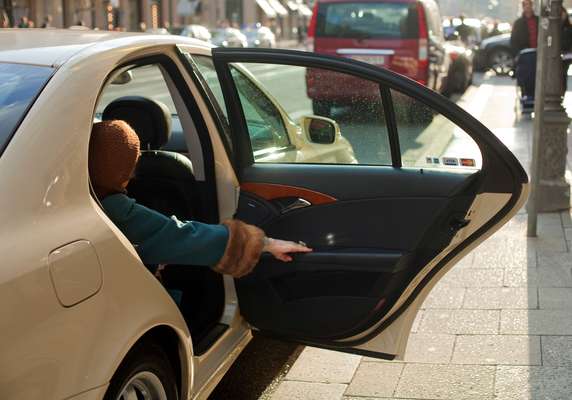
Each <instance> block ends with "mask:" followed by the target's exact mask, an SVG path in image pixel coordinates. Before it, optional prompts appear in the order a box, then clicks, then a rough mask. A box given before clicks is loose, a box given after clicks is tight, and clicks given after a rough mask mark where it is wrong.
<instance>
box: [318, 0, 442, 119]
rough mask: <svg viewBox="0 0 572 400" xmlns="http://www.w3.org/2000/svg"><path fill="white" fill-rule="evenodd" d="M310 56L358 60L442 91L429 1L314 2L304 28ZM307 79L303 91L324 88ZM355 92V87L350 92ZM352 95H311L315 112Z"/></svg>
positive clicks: (437, 32)
mask: <svg viewBox="0 0 572 400" xmlns="http://www.w3.org/2000/svg"><path fill="white" fill-rule="evenodd" d="M308 37H309V38H310V43H311V44H313V51H314V52H315V53H318V54H327V55H336V56H341V57H345V58H350V59H354V60H358V61H363V62H366V63H369V64H372V65H375V66H378V67H383V68H387V69H390V70H392V71H395V72H397V73H400V74H402V75H405V76H407V77H409V78H411V79H413V80H415V81H417V82H419V83H421V84H422V85H424V86H427V87H428V88H431V89H433V90H435V91H438V92H442V91H443V90H445V80H446V78H447V74H448V72H449V64H450V62H451V60H450V58H449V57H447V56H446V53H445V38H444V36H443V31H442V28H441V17H440V13H439V7H438V5H437V3H436V2H435V1H434V0H404V1H399V2H395V1H385V0H364V1H343V2H341V1H338V0H320V1H317V2H316V4H315V6H314V13H313V15H312V19H311V21H310V25H309V28H308ZM327 82H328V80H327V79H326V80H317V79H312V77H311V76H310V77H309V80H308V89H309V92H312V86H313V85H317V86H316V87H317V88H318V90H317V92H318V93H324V91H323V90H320V89H319V88H320V85H322V84H328V83H327ZM356 90H358V88H357V87H356ZM352 96H354V93H353V91H352V90H349V91H335V93H332V95H331V96H328V97H318V95H312V99H313V101H314V104H315V107H316V108H315V111H316V113H318V111H319V112H320V113H323V112H327V111H328V110H329V109H330V108H331V107H332V106H333V105H334V104H336V103H338V104H339V103H344V102H347V101H351V98H352Z"/></svg>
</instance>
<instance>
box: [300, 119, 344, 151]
mask: <svg viewBox="0 0 572 400" xmlns="http://www.w3.org/2000/svg"><path fill="white" fill-rule="evenodd" d="M300 123H301V125H302V129H303V130H304V133H305V134H306V135H307V137H308V139H309V140H310V141H311V142H312V143H317V144H332V143H334V142H335V141H336V136H337V135H338V134H339V132H340V127H339V125H338V124H337V122H336V121H334V120H332V119H330V118H326V117H318V116H316V115H309V116H306V117H302V119H301V120H300Z"/></svg>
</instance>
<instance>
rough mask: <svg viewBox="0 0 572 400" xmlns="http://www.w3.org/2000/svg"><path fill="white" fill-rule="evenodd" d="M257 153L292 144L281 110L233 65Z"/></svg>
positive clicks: (253, 147)
mask: <svg viewBox="0 0 572 400" xmlns="http://www.w3.org/2000/svg"><path fill="white" fill-rule="evenodd" d="M231 73H232V78H233V80H234V82H235V85H236V88H237V90H238V95H239V97H240V102H241V104H242V109H243V112H244V118H245V119H246V125H247V126H248V133H249V135H250V141H251V144H252V151H253V152H254V154H255V155H257V154H259V153H260V152H261V151H268V150H275V149H280V148H282V147H287V146H288V145H290V139H289V138H288V131H287V130H286V126H285V125H284V121H283V119H282V115H281V113H280V110H279V109H278V108H277V107H276V106H275V105H274V104H273V103H272V101H270V99H269V98H268V97H267V96H266V95H265V94H264V92H263V91H262V89H261V88H260V87H259V86H257V85H256V84H255V83H254V80H253V79H252V78H249V77H248V76H247V75H245V74H247V73H248V72H247V71H246V70H245V69H241V68H239V66H233V67H232V68H231Z"/></svg>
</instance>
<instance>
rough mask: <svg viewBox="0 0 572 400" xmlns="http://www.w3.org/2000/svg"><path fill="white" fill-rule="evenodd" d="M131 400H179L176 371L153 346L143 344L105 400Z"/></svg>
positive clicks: (124, 364) (113, 382) (120, 371)
mask: <svg viewBox="0 0 572 400" xmlns="http://www.w3.org/2000/svg"><path fill="white" fill-rule="evenodd" d="M129 399H144V400H176V399H178V390H177V384H176V381H175V373H174V371H173V367H172V366H171V363H170V362H169V359H168V357H167V355H166V354H165V352H164V351H163V349H161V347H159V346H158V345H156V344H155V343H153V342H143V343H140V344H138V345H137V346H136V347H134V348H133V349H132V350H131V351H130V352H129V354H128V355H127V357H126V358H125V360H123V362H122V363H121V365H120V366H119V369H118V370H117V372H116V373H115V375H114V376H113V378H112V379H111V384H110V385H109V388H108V389H107V392H106V393H105V400H129Z"/></svg>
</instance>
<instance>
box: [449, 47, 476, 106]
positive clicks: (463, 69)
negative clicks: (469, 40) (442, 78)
mask: <svg viewBox="0 0 572 400" xmlns="http://www.w3.org/2000/svg"><path fill="white" fill-rule="evenodd" d="M445 50H446V53H447V55H448V56H449V57H450V58H451V64H450V67H449V73H448V74H447V84H446V88H445V90H444V91H443V92H444V94H446V95H451V94H453V93H463V92H464V91H465V90H466V89H467V87H469V85H470V84H471V83H473V64H474V58H475V56H474V55H475V52H474V51H473V50H472V49H471V48H470V47H467V46H466V45H465V44H464V43H463V42H461V41H448V42H447V43H445Z"/></svg>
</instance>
